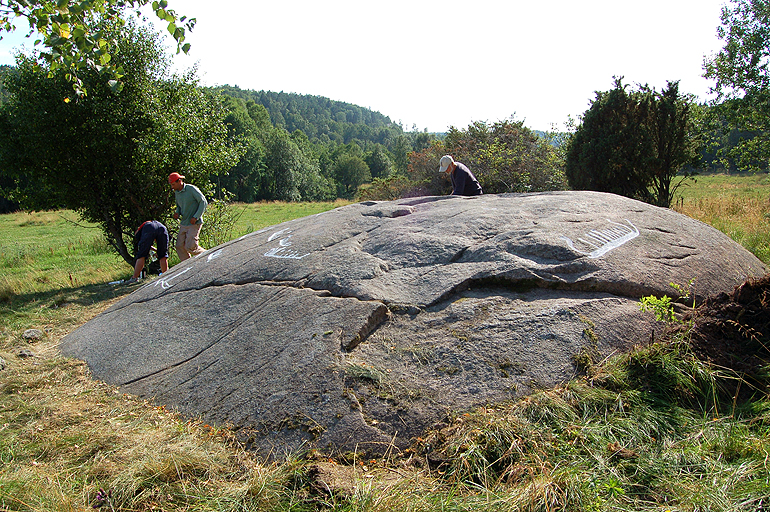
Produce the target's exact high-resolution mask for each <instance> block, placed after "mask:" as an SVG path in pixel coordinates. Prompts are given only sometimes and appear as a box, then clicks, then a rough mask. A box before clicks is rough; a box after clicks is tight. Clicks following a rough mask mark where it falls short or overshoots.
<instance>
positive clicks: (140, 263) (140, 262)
mask: <svg viewBox="0 0 770 512" xmlns="http://www.w3.org/2000/svg"><path fill="white" fill-rule="evenodd" d="M144 260H145V258H136V264H135V265H134V277H133V278H132V279H139V276H141V275H142V269H144Z"/></svg>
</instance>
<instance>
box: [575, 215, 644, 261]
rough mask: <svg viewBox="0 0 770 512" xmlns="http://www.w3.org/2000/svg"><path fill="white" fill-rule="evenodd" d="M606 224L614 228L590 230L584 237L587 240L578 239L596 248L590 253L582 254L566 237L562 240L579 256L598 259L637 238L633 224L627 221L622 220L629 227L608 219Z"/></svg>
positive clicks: (637, 231)
mask: <svg viewBox="0 0 770 512" xmlns="http://www.w3.org/2000/svg"><path fill="white" fill-rule="evenodd" d="M606 220H607V222H609V223H610V224H614V227H610V228H607V229H603V230H599V229H592V230H591V231H589V232H588V233H586V234H585V235H583V236H584V237H586V238H588V240H585V239H583V238H578V241H580V242H582V243H584V244H586V245H588V246H593V247H596V249H595V250H593V251H591V252H584V251H580V250H578V249H576V248H575V245H574V244H573V243H572V240H570V239H569V238H567V237H566V236H562V237H561V238H562V240H566V242H567V245H568V246H569V248H570V249H572V250H573V251H575V252H579V253H580V254H584V255H586V256H588V257H589V258H600V257H602V256H604V255H605V254H607V253H608V252H610V251H611V250H613V249H616V248H618V247H620V246H621V245H623V244H624V243H626V242H628V241H629V240H633V239H634V238H636V237H637V236H639V229H637V227H636V226H634V224H633V223H632V222H631V221H630V220H628V219H624V220H625V221H626V222H628V224H629V225H630V226H631V227H629V226H626V225H625V224H621V223H619V222H613V221H611V220H610V219H606Z"/></svg>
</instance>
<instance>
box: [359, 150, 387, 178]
mask: <svg viewBox="0 0 770 512" xmlns="http://www.w3.org/2000/svg"><path fill="white" fill-rule="evenodd" d="M364 161H365V162H366V165H367V166H368V167H369V172H370V173H371V176H372V178H380V179H384V178H387V177H389V176H390V173H391V171H392V169H393V164H392V163H391V161H390V157H388V152H387V150H386V149H385V148H384V146H383V145H382V144H375V145H374V149H373V150H371V151H370V152H369V153H368V154H367V155H366V157H364Z"/></svg>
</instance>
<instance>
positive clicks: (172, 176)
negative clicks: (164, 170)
mask: <svg viewBox="0 0 770 512" xmlns="http://www.w3.org/2000/svg"><path fill="white" fill-rule="evenodd" d="M180 179H184V176H182V175H181V174H179V173H178V172H172V173H171V174H169V175H168V182H169V183H174V182H175V181H177V180H180Z"/></svg>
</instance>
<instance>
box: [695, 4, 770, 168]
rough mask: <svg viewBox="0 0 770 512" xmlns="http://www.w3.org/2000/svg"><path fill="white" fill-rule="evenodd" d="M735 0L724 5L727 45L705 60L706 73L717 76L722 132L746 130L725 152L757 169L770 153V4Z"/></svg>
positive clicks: (715, 119)
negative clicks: (730, 3) (728, 4)
mask: <svg viewBox="0 0 770 512" xmlns="http://www.w3.org/2000/svg"><path fill="white" fill-rule="evenodd" d="M731 2H732V5H731V6H725V7H723V8H722V17H721V19H722V26H720V27H719V28H718V29H717V35H718V36H719V38H720V39H721V40H722V41H724V46H723V48H722V49H721V50H720V51H719V53H717V54H716V55H715V56H713V57H712V58H711V59H707V60H706V61H705V62H704V75H703V76H704V77H706V78H710V79H714V80H716V84H715V86H714V87H713V90H712V92H716V93H717V98H716V99H715V101H714V102H713V105H714V107H713V108H712V109H710V114H711V122H712V125H711V126H712V128H714V129H716V130H717V131H718V134H717V137H722V138H727V137H729V135H730V132H733V133H740V134H741V135H742V136H741V140H740V141H739V142H738V144H736V145H734V146H733V147H729V148H727V149H726V150H724V151H723V152H722V156H724V157H731V158H734V159H735V160H736V162H737V163H738V165H739V166H741V167H743V168H748V169H753V170H756V169H757V168H759V167H763V166H764V167H766V166H767V163H768V159H770V4H769V3H768V2H766V1H759V0H731Z"/></svg>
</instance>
